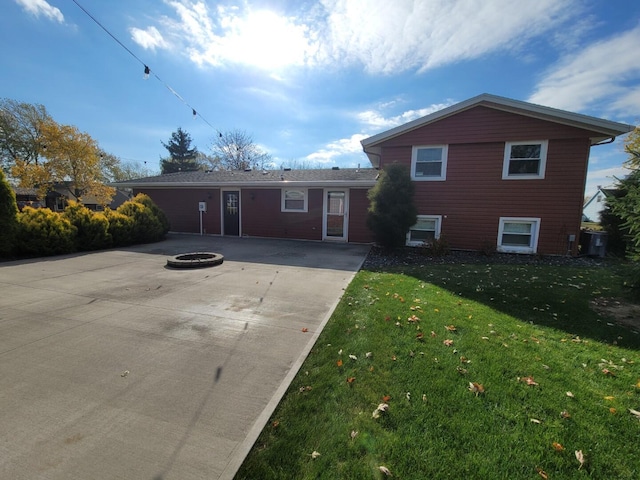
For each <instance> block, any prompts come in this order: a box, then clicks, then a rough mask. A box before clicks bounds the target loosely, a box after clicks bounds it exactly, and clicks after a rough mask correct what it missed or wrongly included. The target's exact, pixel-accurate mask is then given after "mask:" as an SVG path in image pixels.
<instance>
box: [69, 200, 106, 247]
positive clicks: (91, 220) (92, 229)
mask: <svg viewBox="0 0 640 480" xmlns="http://www.w3.org/2000/svg"><path fill="white" fill-rule="evenodd" d="M62 215H63V216H64V217H65V218H66V219H68V220H69V221H70V222H71V224H72V225H74V226H75V227H76V228H77V229H78V233H77V235H76V248H77V249H78V250H80V251H82V250H100V249H103V248H109V247H110V246H111V244H112V240H111V235H110V234H109V220H107V218H106V217H105V216H104V215H103V214H102V213H100V212H93V211H92V210H89V209H88V208H87V207H85V206H84V205H82V204H80V203H77V202H74V201H70V202H69V205H68V206H67V207H66V208H65V209H64V213H63V214H62Z"/></svg>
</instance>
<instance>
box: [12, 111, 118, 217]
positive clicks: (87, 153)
mask: <svg viewBox="0 0 640 480" xmlns="http://www.w3.org/2000/svg"><path fill="white" fill-rule="evenodd" d="M40 133H41V137H40V138H41V141H42V143H43V145H45V146H46V153H44V156H45V159H44V161H40V162H38V163H37V164H35V163H33V162H27V161H26V160H22V159H17V160H16V162H15V166H14V168H13V169H12V175H13V176H14V177H15V178H17V179H19V181H20V186H21V187H27V188H36V189H38V192H39V194H40V195H41V196H44V195H46V194H47V192H49V191H51V190H52V189H53V188H54V186H55V188H56V189H58V190H59V189H61V188H64V189H66V190H68V192H69V193H70V194H71V195H72V197H73V198H75V199H76V200H77V201H78V202H80V203H83V199H85V198H88V197H93V198H94V199H95V201H96V202H97V203H99V204H103V205H107V204H108V203H110V202H111V198H112V197H113V195H114V193H115V189H113V188H112V187H108V186H106V185H105V184H104V183H103V182H102V179H103V170H102V167H103V165H102V161H101V156H100V153H101V151H100V149H99V147H98V144H97V142H96V141H95V140H94V139H93V138H91V136H90V135H89V134H87V133H84V132H81V131H79V130H78V129H77V128H76V127H74V126H71V125H60V124H58V123H56V122H54V121H53V120H50V121H46V122H44V123H43V125H42V126H41V130H40Z"/></svg>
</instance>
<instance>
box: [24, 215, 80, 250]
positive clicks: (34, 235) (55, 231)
mask: <svg viewBox="0 0 640 480" xmlns="http://www.w3.org/2000/svg"><path fill="white" fill-rule="evenodd" d="M18 225H19V227H18V233H17V236H16V251H17V253H20V254H23V255H37V256H47V255H59V254H62V253H71V252H73V251H75V237H76V232H77V229H76V227H75V226H73V225H72V224H71V222H70V221H69V220H68V219H67V218H65V217H63V216H62V215H60V214H59V213H56V212H52V211H51V210H50V209H48V208H32V207H24V209H23V210H22V212H21V213H20V214H18Z"/></svg>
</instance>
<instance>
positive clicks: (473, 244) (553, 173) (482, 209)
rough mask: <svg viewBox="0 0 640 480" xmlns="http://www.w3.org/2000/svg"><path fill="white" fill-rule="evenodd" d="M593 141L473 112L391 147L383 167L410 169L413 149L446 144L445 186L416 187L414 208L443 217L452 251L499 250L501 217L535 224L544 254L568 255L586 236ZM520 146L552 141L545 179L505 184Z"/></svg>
mask: <svg viewBox="0 0 640 480" xmlns="http://www.w3.org/2000/svg"><path fill="white" fill-rule="evenodd" d="M590 135H592V132H589V131H585V130H581V129H577V128H573V127H567V126H563V125H558V124H554V123H551V122H545V121H542V120H538V119H534V118H529V117H524V116H520V115H514V114H511V113H507V112H503V111H498V110H493V109H489V108H486V107H475V108H473V109H470V110H467V111H464V112H461V113H459V114H457V115H455V116H452V117H448V118H445V119H443V120H441V121H439V122H436V123H434V124H431V125H427V126H425V127H422V128H419V129H417V130H414V131H412V132H409V133H407V134H405V135H402V136H400V137H396V138H394V139H391V140H389V141H388V142H385V143H384V144H383V145H382V147H383V148H382V162H383V166H384V165H388V164H390V163H394V162H397V163H402V164H405V165H407V166H408V167H409V166H410V165H411V149H412V146H413V145H429V144H448V145H449V149H448V162H447V173H446V180H445V181H418V182H415V186H416V195H415V202H416V205H417V206H418V211H419V213H420V214H424V215H429V214H430V215H442V216H443V218H442V235H443V236H444V237H445V238H446V240H447V242H448V243H449V245H450V246H451V247H452V248H460V249H471V250H478V249H481V248H482V247H483V246H484V245H486V244H491V245H494V246H495V245H496V243H497V236H498V226H499V219H500V217H535V218H540V219H541V224H540V235H539V241H538V252H539V253H543V254H566V253H567V247H568V243H567V238H568V235H570V234H574V235H576V238H577V236H578V234H579V231H580V220H581V215H582V200H583V193H584V184H585V179H586V170H587V160H588V156H589V148H590V140H589V136H590ZM517 140H549V148H548V154H547V163H546V172H545V178H544V179H542V180H502V165H503V158H504V149H505V141H517ZM573 247H574V250H573V252H572V253H574V254H575V253H577V250H576V248H577V245H576V244H575V243H574V245H573Z"/></svg>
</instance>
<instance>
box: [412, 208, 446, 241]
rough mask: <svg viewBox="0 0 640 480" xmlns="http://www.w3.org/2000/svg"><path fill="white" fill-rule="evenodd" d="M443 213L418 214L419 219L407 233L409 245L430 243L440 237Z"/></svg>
mask: <svg viewBox="0 0 640 480" xmlns="http://www.w3.org/2000/svg"><path fill="white" fill-rule="evenodd" d="M441 223H442V215H418V221H417V222H416V224H415V225H413V226H412V227H411V228H410V229H409V232H408V233H407V245H408V246H410V247H419V246H422V245H430V244H432V243H433V241H434V240H436V239H438V238H439V237H440V224H441Z"/></svg>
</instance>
